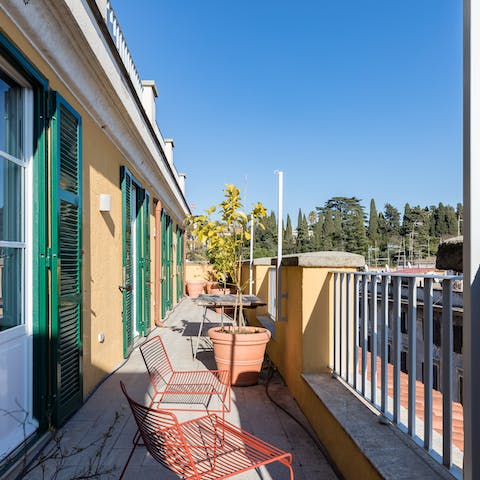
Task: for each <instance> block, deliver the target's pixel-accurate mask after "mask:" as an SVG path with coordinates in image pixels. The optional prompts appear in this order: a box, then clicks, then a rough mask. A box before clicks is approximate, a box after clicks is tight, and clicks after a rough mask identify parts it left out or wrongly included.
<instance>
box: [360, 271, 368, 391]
mask: <svg viewBox="0 0 480 480" xmlns="http://www.w3.org/2000/svg"><path fill="white" fill-rule="evenodd" d="M368 280H369V276H367V275H364V276H363V277H362V297H363V298H362V303H363V308H362V327H361V333H362V345H361V347H362V395H363V396H365V392H366V389H367V342H368Z"/></svg>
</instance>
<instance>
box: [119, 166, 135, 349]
mask: <svg viewBox="0 0 480 480" xmlns="http://www.w3.org/2000/svg"><path fill="white" fill-rule="evenodd" d="M121 177H122V268H123V285H124V286H125V287H130V286H132V284H133V266H132V258H133V257H132V222H131V218H132V208H133V207H134V205H133V202H132V195H133V188H132V177H131V175H130V172H129V171H128V170H127V169H126V168H124V167H122V172H121ZM122 297H123V302H122V303H123V314H122V321H123V356H124V357H125V358H126V357H127V356H128V355H129V353H130V352H131V351H132V349H133V292H132V291H130V290H129V289H128V288H126V289H123V292H122Z"/></svg>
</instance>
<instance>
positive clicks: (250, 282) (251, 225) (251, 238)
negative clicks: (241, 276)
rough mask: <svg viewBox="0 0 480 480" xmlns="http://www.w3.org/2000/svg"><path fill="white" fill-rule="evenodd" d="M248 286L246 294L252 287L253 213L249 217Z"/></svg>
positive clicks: (250, 291) (250, 292)
mask: <svg viewBox="0 0 480 480" xmlns="http://www.w3.org/2000/svg"><path fill="white" fill-rule="evenodd" d="M248 285H249V287H248V294H249V295H252V293H253V292H252V289H253V213H252V216H251V217H250V281H249V284H248Z"/></svg>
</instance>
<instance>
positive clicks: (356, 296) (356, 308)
mask: <svg viewBox="0 0 480 480" xmlns="http://www.w3.org/2000/svg"><path fill="white" fill-rule="evenodd" d="M353 282H354V283H353V301H354V302H355V303H354V304H353V388H355V390H356V389H357V388H358V345H359V341H360V337H359V334H358V329H359V325H360V322H359V320H360V319H359V317H360V303H359V302H360V275H358V274H354V275H353Z"/></svg>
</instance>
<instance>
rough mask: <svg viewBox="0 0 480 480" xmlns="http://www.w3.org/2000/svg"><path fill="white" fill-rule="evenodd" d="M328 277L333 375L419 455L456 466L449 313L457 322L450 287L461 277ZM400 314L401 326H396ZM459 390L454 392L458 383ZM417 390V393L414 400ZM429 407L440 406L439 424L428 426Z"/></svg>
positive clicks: (459, 311)
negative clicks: (417, 447) (415, 444)
mask: <svg viewBox="0 0 480 480" xmlns="http://www.w3.org/2000/svg"><path fill="white" fill-rule="evenodd" d="M332 274H333V286H334V289H333V296H334V312H333V322H334V328H333V335H334V352H333V353H334V365H333V370H334V372H335V374H336V375H337V376H338V377H340V378H341V379H343V380H344V381H345V382H346V383H347V384H349V385H350V386H351V387H352V388H353V389H354V390H356V391H357V392H358V393H359V394H360V395H361V396H362V397H363V398H364V399H366V400H367V401H368V402H369V403H370V404H371V405H373V406H374V407H375V408H376V409H377V410H379V411H380V412H381V413H382V414H383V415H384V416H385V417H387V418H388V419H390V420H391V421H392V422H393V423H394V424H396V425H397V426H399V427H400V428H402V429H403V430H405V431H406V432H407V433H408V434H409V435H410V436H411V437H413V438H414V439H415V440H416V441H417V442H418V443H420V444H422V445H423V447H424V448H425V450H427V451H428V452H430V453H432V454H433V456H434V457H437V459H438V456H440V457H441V461H442V463H443V464H444V465H445V466H446V467H447V468H452V462H453V464H454V466H455V465H456V466H458V467H459V468H461V466H462V458H463V444H462V446H459V445H458V441H457V445H453V444H452V421H453V418H452V405H454V406H455V411H456V412H461V414H462V415H463V409H462V408H461V405H460V404H459V403H458V402H459V400H458V398H457V402H455V403H454V402H453V399H454V397H453V380H454V378H453V377H454V373H453V371H452V370H453V368H452V363H453V362H452V358H453V357H454V352H453V314H454V312H455V315H456V316H457V317H463V293H462V292H458V291H453V285H454V284H455V283H456V282H458V281H459V280H462V277H460V276H443V275H405V274H395V273H385V272H355V273H353V272H352V273H347V272H339V271H334V272H332ZM434 286H435V288H434ZM419 307H420V308H421V309H420V317H418V318H417V313H418V309H419ZM405 314H406V316H407V322H404V323H403V325H402V316H403V315H405ZM421 317H423V331H422V330H421V329H422V326H421V323H420V320H422V318H421ZM434 319H435V323H434ZM417 322H418V323H419V324H420V329H419V330H418V332H417ZM438 324H439V325H440V331H439V332H438V333H439V334H440V338H441V345H440V346H438V345H437V346H435V344H434V326H435V327H436V326H437V325H438ZM405 330H406V331H405ZM437 330H438V329H437ZM436 332H437V331H436ZM438 333H437V343H439V342H438ZM437 347H438V348H437ZM389 354H390V355H389ZM434 355H436V356H437V357H438V358H434ZM389 357H390V358H389ZM402 357H403V358H402ZM405 358H406V361H405ZM455 358H456V359H457V358H460V359H461V355H457V354H455ZM434 360H436V362H439V363H440V366H441V369H440V380H441V381H440V382H439V383H438V385H439V386H440V389H439V390H440V391H436V390H434V389H433V385H434V382H433V373H434V370H433V365H434ZM420 364H422V369H421V375H420V369H419V368H418V367H419V366H420ZM405 370H406V371H405ZM407 372H408V373H407ZM455 380H456V379H455ZM435 383H437V382H435ZM458 385H460V387H459V388H461V386H462V385H463V378H462V381H460V379H458ZM421 389H423V395H421V394H420V395H417V391H418V390H421ZM405 390H407V395H405ZM402 391H403V395H402ZM389 392H390V393H389ZM460 395H461V393H460ZM422 402H423V408H422ZM434 402H435V407H436V405H437V404H441V407H442V408H441V414H440V415H441V417H442V421H441V427H439V426H438V425H436V426H435V428H433V425H434V424H433V418H432V412H433V410H434ZM422 427H423V428H422Z"/></svg>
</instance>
